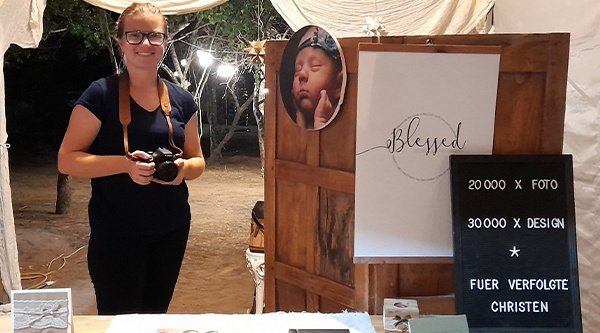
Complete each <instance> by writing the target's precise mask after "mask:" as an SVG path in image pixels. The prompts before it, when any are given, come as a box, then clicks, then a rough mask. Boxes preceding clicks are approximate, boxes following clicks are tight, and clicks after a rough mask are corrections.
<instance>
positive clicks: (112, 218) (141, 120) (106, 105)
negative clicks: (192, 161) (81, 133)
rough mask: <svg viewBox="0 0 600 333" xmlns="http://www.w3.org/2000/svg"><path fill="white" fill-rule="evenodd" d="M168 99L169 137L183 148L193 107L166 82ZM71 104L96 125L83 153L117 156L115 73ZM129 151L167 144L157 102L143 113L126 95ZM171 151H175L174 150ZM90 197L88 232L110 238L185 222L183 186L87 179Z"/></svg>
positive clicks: (119, 129) (120, 146)
mask: <svg viewBox="0 0 600 333" xmlns="http://www.w3.org/2000/svg"><path fill="white" fill-rule="evenodd" d="M166 83H167V87H168V91H169V99H170V101H171V108H172V110H171V123H172V125H173V140H174V141H175V144H176V145H177V146H178V147H180V148H182V149H183V145H184V140H185V124H186V123H187V122H188V121H189V119H190V118H191V117H192V116H193V115H194V114H195V113H196V112H197V111H198V109H197V106H196V103H194V99H193V98H192V96H191V95H190V94H189V93H188V92H187V91H185V90H184V89H183V88H181V87H179V86H176V85H174V84H173V83H171V82H166ZM76 104H80V105H82V106H84V107H86V108H87V109H89V110H90V111H91V112H92V113H93V114H94V115H95V116H96V117H97V118H98V119H99V120H100V122H101V123H102V125H101V126H100V131H99V132H98V135H97V136H96V139H95V140H94V142H93V143H92V145H91V146H90V150H89V152H90V153H91V154H94V155H123V158H125V156H124V155H125V154H124V152H125V149H124V147H123V126H122V125H121V123H120V122H119V85H118V76H116V75H113V76H109V77H106V78H103V79H100V80H97V81H94V82H92V84H91V85H90V86H89V87H88V88H87V90H86V91H85V92H84V93H83V94H82V95H81V97H80V98H79V100H78V101H77V103H76ZM128 131H129V135H128V137H129V138H128V139H129V151H130V152H133V151H135V150H142V151H148V152H151V151H154V150H156V149H157V148H159V147H164V148H167V149H170V150H172V151H174V150H175V149H174V148H172V147H171V146H170V144H169V134H168V127H167V122H166V119H165V116H164V114H163V112H162V110H161V108H160V106H159V107H158V108H157V109H156V110H153V111H152V112H148V111H146V110H144V109H143V108H142V107H141V106H139V105H138V104H137V103H136V102H135V100H133V99H131V123H130V124H129V127H128ZM175 152H176V151H175ZM91 184H92V196H91V198H90V202H89V207H88V215H89V220H90V228H91V230H92V232H94V233H96V234H98V235H99V236H101V235H107V236H108V235H110V236H111V237H119V236H122V237H132V236H133V237H146V236H152V235H156V234H157V233H164V232H168V231H171V230H173V229H176V228H179V227H183V226H185V225H188V226H189V224H190V219H191V214H190V206H189V204H188V188H187V185H186V184H185V182H182V183H181V184H180V185H178V186H173V185H160V184H157V183H154V182H152V183H150V184H149V185H138V184H136V183H134V182H133V181H132V180H131V177H130V176H129V174H127V173H123V174H118V175H112V176H107V177H98V178H93V179H92V180H91Z"/></svg>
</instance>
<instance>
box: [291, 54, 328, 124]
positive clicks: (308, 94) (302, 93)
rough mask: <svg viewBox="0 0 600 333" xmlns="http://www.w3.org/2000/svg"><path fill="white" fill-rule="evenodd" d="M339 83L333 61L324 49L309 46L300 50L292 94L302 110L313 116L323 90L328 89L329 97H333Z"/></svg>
mask: <svg viewBox="0 0 600 333" xmlns="http://www.w3.org/2000/svg"><path fill="white" fill-rule="evenodd" d="M337 85H338V84H337V73H336V70H335V67H334V64H333V61H332V59H331V58H330V57H329V56H327V54H325V52H324V51H323V50H322V49H320V48H318V47H310V46H309V47H305V48H303V49H302V50H300V52H298V54H297V55H296V70H295V73H294V83H293V86H292V94H293V95H294V101H295V103H296V106H297V107H298V109H299V110H300V111H302V112H303V113H304V114H305V115H306V116H309V117H312V116H313V114H314V111H315V108H316V107H317V104H318V103H319V98H320V93H321V90H326V91H327V94H328V95H329V98H330V99H333V98H335V96H332V94H334V92H335V90H336V89H337Z"/></svg>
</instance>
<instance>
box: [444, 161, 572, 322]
mask: <svg viewBox="0 0 600 333" xmlns="http://www.w3.org/2000/svg"><path fill="white" fill-rule="evenodd" d="M450 172H451V178H452V192H451V193H452V219H453V237H454V262H455V266H454V272H455V274H454V279H455V291H456V296H455V297H456V312H457V313H459V314H463V313H464V314H466V315H467V321H468V323H469V329H470V332H475V333H477V332H482V333H483V332H485V333H491V332H511V333H512V332H546V333H548V332H552V333H559V332H560V333H566V332H569V333H581V332H582V324H581V304H580V301H579V279H578V272H577V243H576V230H575V206H574V204H575V203H574V198H573V166H572V156H571V155H559V156H548V155H545V156H537V155H536V156H527V155H522V156H506V155H504V156H502V155H485V156H484V155H477V156H475V155H452V156H450Z"/></svg>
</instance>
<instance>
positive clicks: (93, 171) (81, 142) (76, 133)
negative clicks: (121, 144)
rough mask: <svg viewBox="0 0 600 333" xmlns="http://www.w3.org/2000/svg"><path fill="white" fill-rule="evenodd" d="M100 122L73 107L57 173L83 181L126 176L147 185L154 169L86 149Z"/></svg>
mask: <svg viewBox="0 0 600 333" xmlns="http://www.w3.org/2000/svg"><path fill="white" fill-rule="evenodd" d="M100 125H101V123H100V120H99V119H98V118H96V116H94V114H93V113H92V112H91V111H90V110H88V109H87V108H86V107H84V106H82V105H76V106H75V108H73V112H72V113H71V118H70V119H69V126H68V127H67V131H66V133H65V137H64V138H63V142H62V144H61V145H60V149H59V150H58V170H59V171H60V172H61V173H64V174H68V175H72V176H75V177H82V178H95V177H103V176H110V175H115V174H120V173H129V175H130V176H131V178H132V179H133V181H134V182H136V183H138V184H148V183H150V181H151V180H152V173H154V168H153V165H151V164H149V163H143V162H135V161H131V160H129V159H127V158H126V157H125V156H124V155H114V156H100V155H92V154H90V153H89V148H90V146H91V144H92V143H93V142H94V140H95V138H96V136H97V135H98V132H99V131H100Z"/></svg>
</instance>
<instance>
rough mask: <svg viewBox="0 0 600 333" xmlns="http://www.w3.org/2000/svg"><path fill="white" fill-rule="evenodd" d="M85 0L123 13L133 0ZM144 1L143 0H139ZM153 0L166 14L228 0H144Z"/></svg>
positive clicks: (215, 4) (190, 10)
mask: <svg viewBox="0 0 600 333" xmlns="http://www.w3.org/2000/svg"><path fill="white" fill-rule="evenodd" d="M84 1H85V2H87V3H89V4H91V5H94V6H96V7H100V8H103V9H106V10H110V11H113V12H116V13H121V12H123V10H124V9H125V8H127V7H129V5H131V3H132V2H134V1H131V0H84ZM138 1H139V2H142V0H138ZM144 1H146V2H151V3H153V4H155V5H156V6H158V7H159V8H160V10H161V12H162V13H163V14H165V15H177V14H187V13H193V12H199V11H203V10H207V9H211V8H213V7H215V6H218V5H220V4H222V3H225V2H227V0H144Z"/></svg>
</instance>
